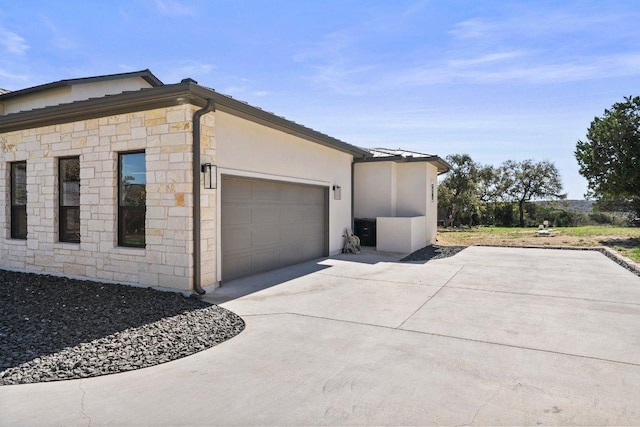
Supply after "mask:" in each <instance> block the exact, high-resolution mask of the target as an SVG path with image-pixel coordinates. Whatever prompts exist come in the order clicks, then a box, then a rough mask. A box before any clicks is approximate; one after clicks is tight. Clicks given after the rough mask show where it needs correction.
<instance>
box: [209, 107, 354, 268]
mask: <svg viewBox="0 0 640 427" xmlns="http://www.w3.org/2000/svg"><path fill="white" fill-rule="evenodd" d="M215 134H216V136H215V139H216V153H215V157H216V159H215V163H216V164H217V166H218V175H219V176H218V182H219V183H220V182H221V177H220V176H221V175H234V176H243V177H249V178H260V179H268V180H275V181H284V182H293V183H301V184H310V185H318V186H322V187H328V188H332V187H333V186H334V185H339V186H340V187H341V192H342V195H341V196H342V197H341V200H335V199H334V193H333V191H329V252H330V253H332V254H334V253H337V252H339V251H340V250H341V249H342V245H343V238H342V234H343V232H344V229H345V228H347V227H350V226H351V163H352V161H353V156H352V155H351V154H348V153H343V152H341V151H338V150H334V149H331V148H328V147H324V146H322V145H320V144H317V143H315V142H311V141H308V140H306V139H303V138H300V137H296V136H293V135H290V134H287V133H285V132H281V131H278V130H275V129H272V128H269V127H267V126H263V125H260V124H257V123H254V122H250V121H248V120H246V119H242V118H239V117H236V116H234V115H231V114H228V113H225V112H221V111H217V112H216V113H215ZM218 193H220V192H218ZM219 202H220V200H219ZM218 206H219V208H218V215H219V216H220V215H221V213H220V203H218ZM220 234H221V233H218V238H219V239H220ZM218 247H220V240H218ZM218 262H219V265H221V264H220V263H221V260H220V257H218Z"/></svg>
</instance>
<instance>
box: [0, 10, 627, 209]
mask: <svg viewBox="0 0 640 427" xmlns="http://www.w3.org/2000/svg"><path fill="white" fill-rule="evenodd" d="M639 22H640V1H638V0H627V1H616V0H600V1H561V0H556V1H482V0H477V1H457V0H450V1H444V0H440V1H409V0H407V1H404V0H386V1H378V0H366V1H364V0H357V1H350V0H322V1H320V0H308V1H305V0H290V1H284V0H281V1H279V0H255V1H243V0H210V1H187V0H184V1H183V0H126V1H125V0H109V1H98V0H83V1H75V0H58V1H55V0H50V1H30V0H21V1H15V0H0V87H2V88H5V89H12V90H15V89H20V88H24V87H29V86H34V85H37V84H42V83H47V82H51V81H56V80H60V79H66V78H75V77H87V76H93V75H101V74H111V73H119V72H126V71H134V70H140V69H145V68H149V69H151V71H152V72H153V73H154V74H155V75H156V76H158V78H160V79H161V80H162V81H163V82H165V83H176V82H179V81H180V80H181V79H183V78H185V77H191V78H194V79H195V80H197V81H198V82H199V83H200V84H202V85H205V86H208V87H212V88H214V89H216V90H217V91H219V92H222V93H225V94H229V95H232V96H234V97H236V98H239V99H241V100H244V101H247V102H249V103H250V104H253V105H256V106H259V107H261V108H264V109H266V110H268V111H273V112H275V113H277V114H278V115H283V116H285V117H287V118H289V119H291V120H294V121H296V122H299V123H302V124H304V125H306V126H309V127H312V128H314V129H316V130H319V131H321V132H324V133H328V134H329V135H331V136H334V137H336V138H340V139H342V140H344V141H346V142H349V143H351V144H355V145H359V146H363V147H377V146H382V147H390V148H397V147H401V148H405V149H410V150H416V151H423V152H428V153H435V154H438V155H440V156H442V157H444V156H446V155H448V154H455V153H468V154H470V155H471V157H472V158H473V159H474V160H476V161H478V162H480V163H486V164H494V165H498V164H500V163H502V162H503V161H504V160H507V159H513V160H524V159H528V158H532V159H535V160H551V161H553V162H554V163H555V164H556V165H557V166H558V168H559V169H560V171H561V174H562V179H563V182H564V185H565V191H567V192H568V193H569V197H570V198H582V195H583V194H584V192H585V190H586V182H585V181H584V179H583V178H582V177H580V175H579V174H578V166H577V163H576V161H575V158H574V155H573V151H574V149H575V143H576V141H577V140H578V139H581V138H584V136H585V133H586V130H587V128H588V126H589V124H590V122H591V120H593V118H594V117H595V116H599V115H602V113H603V112H604V109H605V108H608V107H610V106H611V105H612V104H613V103H615V102H618V101H621V100H622V99H623V97H624V96H629V95H634V96H637V95H640V93H639V92H640V91H639V90H638V89H639V82H640V25H638V23H639Z"/></svg>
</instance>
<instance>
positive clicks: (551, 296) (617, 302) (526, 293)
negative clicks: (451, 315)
mask: <svg viewBox="0 0 640 427" xmlns="http://www.w3.org/2000/svg"><path fill="white" fill-rule="evenodd" d="M449 289H464V290H467V291H480V292H493V293H499V294H509V295H524V296H531V297H544V298H561V299H569V300H576V301H589V302H603V303H609V304H624V305H640V303H637V302H622V301H608V300H600V299H591V298H577V297H568V296H563V295H544V294H531V293H528V292H511V291H499V290H493V289H483V288H468V287H465V286H449Z"/></svg>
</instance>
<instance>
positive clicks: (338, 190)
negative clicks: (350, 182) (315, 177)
mask: <svg viewBox="0 0 640 427" xmlns="http://www.w3.org/2000/svg"><path fill="white" fill-rule="evenodd" d="M333 199H334V200H341V199H342V187H340V186H339V185H334V186H333Z"/></svg>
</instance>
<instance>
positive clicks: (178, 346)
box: [0, 270, 245, 385]
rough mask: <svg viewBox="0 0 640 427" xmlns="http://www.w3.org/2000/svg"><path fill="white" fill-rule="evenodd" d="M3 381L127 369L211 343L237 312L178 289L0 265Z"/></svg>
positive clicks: (238, 323) (230, 327) (223, 335)
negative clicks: (155, 288)
mask: <svg viewBox="0 0 640 427" xmlns="http://www.w3.org/2000/svg"><path fill="white" fill-rule="evenodd" d="M0 300H1V301H2V304H1V305H0V385H12V384H28V383H37V382H48V381H59V380H67V379H79V378H88V377H95V376H100V375H106V374H112V373H118V372H126V371H131V370H135V369H141V368H145V367H149V366H154V365H158V364H161V363H165V362H169V361H172V360H176V359H179V358H182V357H185V356H189V355H191V354H194V353H196V352H199V351H202V350H206V349H208V348H211V347H213V346H215V345H217V344H219V343H221V342H224V341H226V340H228V339H230V338H232V337H234V336H236V335H237V334H239V333H240V332H242V331H243V330H244V327H245V324H244V321H243V320H242V319H241V318H240V317H239V316H238V315H236V314H235V313H232V312H230V311H228V310H225V309H224V308H221V307H218V306H216V305H211V304H209V303H206V302H204V301H201V300H199V299H196V298H188V297H184V296H183V295H181V294H178V293H173V292H161V291H156V290H153V289H150V288H138V287H133V286H126V285H120V284H114V283H100V282H92V281H83V280H76V279H69V278H64V277H56V276H49V275H40V274H30V273H18V272H12V271H6V270H0Z"/></svg>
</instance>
